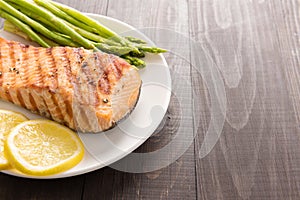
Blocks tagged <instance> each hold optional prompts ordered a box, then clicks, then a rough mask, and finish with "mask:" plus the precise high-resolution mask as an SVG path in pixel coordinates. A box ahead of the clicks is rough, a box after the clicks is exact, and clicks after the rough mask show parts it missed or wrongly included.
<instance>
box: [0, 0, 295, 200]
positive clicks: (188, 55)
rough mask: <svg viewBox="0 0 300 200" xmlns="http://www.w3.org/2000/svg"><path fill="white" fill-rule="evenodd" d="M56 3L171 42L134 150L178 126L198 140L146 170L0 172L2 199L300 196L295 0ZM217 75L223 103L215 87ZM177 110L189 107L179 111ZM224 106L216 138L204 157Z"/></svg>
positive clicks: (164, 138)
mask: <svg viewBox="0 0 300 200" xmlns="http://www.w3.org/2000/svg"><path fill="white" fill-rule="evenodd" d="M59 2H63V3H65V4H68V5H70V6H73V7H75V8H77V9H79V10H81V11H84V12H91V13H97V14H103V15H108V16H110V17H114V18H116V19H119V20H121V21H124V22H126V23H129V24H131V25H133V26H134V27H136V28H138V29H140V30H141V31H142V32H144V33H145V34H146V35H147V36H149V37H150V38H151V39H152V40H153V41H155V42H156V43H157V44H158V45H159V46H162V47H165V48H168V49H170V52H169V53H167V54H165V56H166V59H167V62H168V64H169V66H170V69H171V73H172V79H173V83H172V87H173V95H172V98H171V103H170V106H169V109H168V111H167V115H166V116H165V119H164V120H163V122H162V124H161V126H160V127H159V128H158V130H157V131H156V132H155V133H154V134H153V135H152V137H151V138H150V139H149V140H148V141H147V142H146V143H145V144H143V145H142V146H141V147H140V148H139V149H137V150H136V152H149V151H154V150H157V149H160V148H162V147H163V146H164V145H166V144H167V143H169V142H170V141H171V140H172V139H173V138H174V136H175V135H176V133H177V132H178V130H179V127H183V128H184V131H185V133H192V134H194V136H196V138H195V140H194V143H193V145H191V146H190V148H189V149H188V150H187V151H186V153H185V154H184V155H183V156H181V157H180V158H179V159H178V160H177V161H176V162H174V163H173V164H171V165H170V166H168V167H166V168H163V169H161V170H158V171H154V172H150V173H144V174H130V173H124V172H120V171H117V170H114V169H111V168H109V167H106V168H103V169H100V170H97V171H95V172H91V173H88V174H86V175H81V176H77V177H73V178H66V179H59V180H49V181H41V180H26V179H20V178H15V177H11V176H8V175H4V174H0V199H205V200H206V199H207V200H212V199H213V200H215V199H224V200H231V199H232V200H233V199H234V200H236V199H241V200H244V199H251V200H252V199H254V200H255V199H259V200H261V199H272V200H273V199H274V200H276V199H278V200H281V199H295V200H296V199H300V148H299V143H300V129H299V128H300V101H299V99H300V65H299V64H300V54H299V51H300V50H299V49H300V1H299V0H230V1H228V0H175V1H167V0H130V1H122V0H110V1H109V0H101V1H97V0H59ZM189 37H190V40H189ZM216 72H218V74H219V75H220V77H221V81H222V83H223V85H224V93H225V94H224V95H225V96H226V99H225V100H224V99H223V97H222V94H221V93H222V87H216V86H217V85H213V86H214V87H212V85H211V84H216V83H217V82H216V79H217V76H216V74H215V73H216ZM190 85H192V86H193V87H192V88H190ZM211 88H214V90H216V91H215V93H216V95H213V93H212V91H210V89H211ZM222 102H225V103H224V104H225V106H224V108H221V109H214V108H213V105H215V103H216V104H220V103H222ZM220 105H221V104H220ZM183 107H184V108H187V110H188V109H193V111H194V113H193V114H191V115H190V116H187V117H182V116H184V115H182V113H181V111H182V108H183ZM222 113H223V114H224V117H225V122H224V126H222V127H221V129H220V131H219V132H218V133H219V134H220V138H219V139H218V140H216V141H211V144H214V142H216V144H215V146H214V147H213V148H212V150H211V151H210V152H209V153H208V155H206V154H203V149H202V145H203V143H204V141H205V138H207V136H208V135H207V134H208V130H209V127H210V124H211V122H212V121H214V120H215V121H220V120H221V119H222V115H223V114H222ZM218 116H219V117H218ZM215 128H216V127H215ZM216 131H217V129H216ZM203 155H206V156H205V157H204V158H202V156H203Z"/></svg>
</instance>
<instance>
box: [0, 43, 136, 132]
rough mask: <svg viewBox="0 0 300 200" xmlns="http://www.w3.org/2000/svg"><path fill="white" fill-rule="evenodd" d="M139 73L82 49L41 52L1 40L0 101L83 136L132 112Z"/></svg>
mask: <svg viewBox="0 0 300 200" xmlns="http://www.w3.org/2000/svg"><path fill="white" fill-rule="evenodd" d="M140 88H141V79H140V76H139V74H138V72H137V71H136V70H135V69H134V68H132V67H131V66H130V65H129V64H128V63H127V62H126V61H124V60H123V59H121V58H119V57H117V56H114V55H111V54H106V53H102V52H96V53H93V52H91V51H89V50H85V49H83V48H71V47H53V48H42V47H33V46H28V45H24V44H21V43H19V42H15V41H7V40H5V39H2V38H0V98H1V99H3V100H5V101H10V102H12V103H14V104H17V105H19V106H22V107H25V108H27V109H28V110H31V111H32V112H35V113H38V114H40V115H42V116H45V117H48V118H51V119H53V120H55V121H57V122H59V123H62V124H65V125H67V126H68V127H70V128H72V129H74V130H78V131H83V132H101V131H104V130H107V129H110V128H111V127H113V126H114V125H115V123H117V122H118V121H120V120H121V119H123V118H124V117H125V116H126V115H128V114H129V113H130V112H131V111H132V110H133V108H134V107H135V105H136V103H137V100H138V97H139V94H140Z"/></svg>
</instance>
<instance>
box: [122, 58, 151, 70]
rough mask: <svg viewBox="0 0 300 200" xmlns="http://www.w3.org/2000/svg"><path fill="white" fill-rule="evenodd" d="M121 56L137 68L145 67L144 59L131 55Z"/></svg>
mask: <svg viewBox="0 0 300 200" xmlns="http://www.w3.org/2000/svg"><path fill="white" fill-rule="evenodd" d="M121 57H122V58H124V59H125V60H126V61H127V62H128V63H129V64H131V65H134V66H135V67H136V68H137V69H142V68H144V67H146V63H145V61H143V60H141V59H139V58H135V57H131V56H130V55H123V56H121Z"/></svg>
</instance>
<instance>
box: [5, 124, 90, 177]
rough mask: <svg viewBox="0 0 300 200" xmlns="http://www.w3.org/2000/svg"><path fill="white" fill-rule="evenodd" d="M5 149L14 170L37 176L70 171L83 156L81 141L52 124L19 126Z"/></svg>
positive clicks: (62, 127)
mask: <svg viewBox="0 0 300 200" xmlns="http://www.w3.org/2000/svg"><path fill="white" fill-rule="evenodd" d="M5 148H6V154H7V158H8V159H9V161H10V163H11V165H12V166H13V167H15V168H16V169H17V170H19V171H20V172H23V173H25V174H29V175H35V176H47V175H53V174H57V173H60V172H63V171H65V170H68V169H70V168H72V167H74V166H75V165H77V164H78V163H79V162H80V161H81V160H82V158H83V155H84V147H83V144H82V142H81V140H80V138H79V137H78V136H77V135H76V134H75V133H74V132H73V131H71V130H70V129H68V128H66V127H64V126H62V125H60V124H58V123H55V122H52V121H50V120H30V121H26V122H23V123H21V124H19V125H17V126H16V127H15V128H13V129H12V130H11V132H10V133H9V134H8V136H7V139H6V142H5Z"/></svg>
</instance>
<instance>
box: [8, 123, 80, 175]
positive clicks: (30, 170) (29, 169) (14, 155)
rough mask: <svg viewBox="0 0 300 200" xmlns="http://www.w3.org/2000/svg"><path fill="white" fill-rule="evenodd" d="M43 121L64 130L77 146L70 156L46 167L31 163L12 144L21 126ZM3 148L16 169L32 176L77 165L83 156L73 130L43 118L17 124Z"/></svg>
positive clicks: (64, 169)
mask: <svg viewBox="0 0 300 200" xmlns="http://www.w3.org/2000/svg"><path fill="white" fill-rule="evenodd" d="M43 123H46V124H48V125H49V124H51V125H54V126H56V127H59V129H61V130H62V131H64V133H67V134H68V136H70V139H72V141H74V142H75V143H76V146H77V150H76V151H75V152H74V153H73V154H72V156H70V157H68V158H66V159H64V160H61V161H59V162H57V163H55V164H53V165H50V166H47V167H41V166H34V165H31V164H30V163H28V162H27V161H26V160H25V159H24V158H23V157H22V156H21V155H20V153H19V149H18V148H17V147H16V146H15V145H14V139H15V137H16V136H17V135H18V134H19V131H20V130H21V129H22V128H23V127H25V126H27V125H34V124H43ZM4 148H5V149H6V153H7V157H8V158H9V161H10V164H11V165H12V166H13V167H15V168H16V169H17V170H19V171H20V172H22V173H25V174H28V175H34V176H48V175H54V174H57V173H61V172H63V171H66V170H68V169H71V168H72V167H74V166H75V165H77V164H78V163H79V162H80V161H81V160H82V158H83V156H84V147H83V144H82V142H81V140H80V139H79V137H78V136H77V135H76V134H75V133H74V132H73V131H71V130H70V129H68V128H67V127H64V126H62V125H60V124H58V123H55V122H53V121H50V120H43V119H42V120H30V121H26V122H23V123H21V124H19V125H17V126H16V127H15V128H13V129H12V130H11V132H10V133H9V135H8V137H7V140H6V142H5V146H4Z"/></svg>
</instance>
